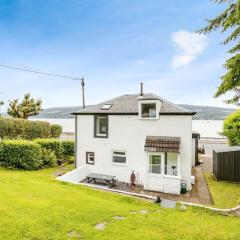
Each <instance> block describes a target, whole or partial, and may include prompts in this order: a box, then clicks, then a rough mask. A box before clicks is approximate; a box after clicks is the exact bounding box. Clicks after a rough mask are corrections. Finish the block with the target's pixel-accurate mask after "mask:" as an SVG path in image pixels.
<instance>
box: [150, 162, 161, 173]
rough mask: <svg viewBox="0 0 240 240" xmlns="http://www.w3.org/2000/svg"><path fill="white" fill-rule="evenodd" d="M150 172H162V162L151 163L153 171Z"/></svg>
mask: <svg viewBox="0 0 240 240" xmlns="http://www.w3.org/2000/svg"><path fill="white" fill-rule="evenodd" d="M150 172H151V173H157V174H160V173H161V165H160V164H156V165H151V171H150Z"/></svg>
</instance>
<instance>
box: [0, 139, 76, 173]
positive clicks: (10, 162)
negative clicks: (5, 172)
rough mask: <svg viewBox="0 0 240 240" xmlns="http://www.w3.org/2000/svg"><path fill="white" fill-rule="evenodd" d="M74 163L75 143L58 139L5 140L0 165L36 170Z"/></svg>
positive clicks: (2, 143)
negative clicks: (64, 163)
mask: <svg viewBox="0 0 240 240" xmlns="http://www.w3.org/2000/svg"><path fill="white" fill-rule="evenodd" d="M63 162H68V163H73V162H74V141H70V140H66V141H60V140H57V139H35V140H34V141H27V140H3V141H2V142H1V143H0V164H1V165H2V166H6V167H10V168H18V169H25V170H36V169H39V168H41V167H53V166H55V165H56V163H58V164H59V165H61V164H62V163H63Z"/></svg>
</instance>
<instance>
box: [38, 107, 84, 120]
mask: <svg viewBox="0 0 240 240" xmlns="http://www.w3.org/2000/svg"><path fill="white" fill-rule="evenodd" d="M81 108H82V107H53V108H46V109H44V110H43V111H41V113H40V114H39V115H37V116H36V118H73V115H71V113H72V112H78V111H80V109H81Z"/></svg>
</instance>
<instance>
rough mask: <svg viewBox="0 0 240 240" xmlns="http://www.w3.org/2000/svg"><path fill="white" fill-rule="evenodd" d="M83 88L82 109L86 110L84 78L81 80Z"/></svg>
mask: <svg viewBox="0 0 240 240" xmlns="http://www.w3.org/2000/svg"><path fill="white" fill-rule="evenodd" d="M81 86H82V107H83V109H84V108H85V94H84V86H85V83H84V78H83V77H82V78H81Z"/></svg>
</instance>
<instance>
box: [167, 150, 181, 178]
mask: <svg viewBox="0 0 240 240" xmlns="http://www.w3.org/2000/svg"><path fill="white" fill-rule="evenodd" d="M167 160H168V156H167ZM167 163H168V162H167ZM165 167H166V165H165V159H164V172H163V174H164V176H165V177H168V178H181V174H180V173H181V172H180V168H181V167H180V153H177V170H176V171H177V175H168V174H165Z"/></svg>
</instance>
